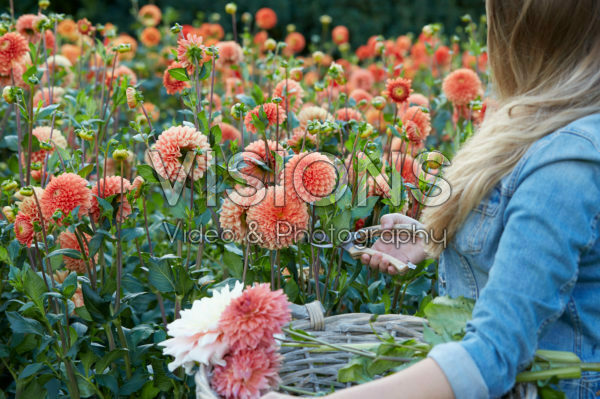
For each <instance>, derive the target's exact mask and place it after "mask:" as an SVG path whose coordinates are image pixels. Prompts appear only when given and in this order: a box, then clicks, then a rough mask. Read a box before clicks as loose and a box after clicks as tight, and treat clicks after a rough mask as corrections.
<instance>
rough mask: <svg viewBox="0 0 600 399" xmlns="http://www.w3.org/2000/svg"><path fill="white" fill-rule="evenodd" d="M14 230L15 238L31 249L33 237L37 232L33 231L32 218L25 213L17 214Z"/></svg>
mask: <svg viewBox="0 0 600 399" xmlns="http://www.w3.org/2000/svg"><path fill="white" fill-rule="evenodd" d="M13 228H14V230H15V237H16V238H17V240H18V241H19V242H20V243H21V244H23V245H26V246H27V247H31V244H32V242H33V237H34V234H35V232H34V231H33V220H32V218H31V217H30V216H29V215H27V214H25V213H23V212H19V213H17V217H16V218H15V222H14V227H13Z"/></svg>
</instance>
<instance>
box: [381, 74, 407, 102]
mask: <svg viewBox="0 0 600 399" xmlns="http://www.w3.org/2000/svg"><path fill="white" fill-rule="evenodd" d="M410 86H411V80H410V79H404V78H396V79H388V80H387V82H386V83H385V94H386V95H387V97H388V98H390V99H391V100H392V101H393V102H395V103H396V104H402V103H404V102H405V101H406V100H407V99H408V96H410V92H411V88H410Z"/></svg>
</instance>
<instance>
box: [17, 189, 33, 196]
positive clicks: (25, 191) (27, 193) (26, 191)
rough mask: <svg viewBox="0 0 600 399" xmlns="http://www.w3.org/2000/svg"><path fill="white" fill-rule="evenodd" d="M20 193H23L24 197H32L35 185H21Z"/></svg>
mask: <svg viewBox="0 0 600 399" xmlns="http://www.w3.org/2000/svg"><path fill="white" fill-rule="evenodd" d="M19 195H22V196H23V197H31V196H32V195H33V187H31V186H27V187H21V189H20V190H19Z"/></svg>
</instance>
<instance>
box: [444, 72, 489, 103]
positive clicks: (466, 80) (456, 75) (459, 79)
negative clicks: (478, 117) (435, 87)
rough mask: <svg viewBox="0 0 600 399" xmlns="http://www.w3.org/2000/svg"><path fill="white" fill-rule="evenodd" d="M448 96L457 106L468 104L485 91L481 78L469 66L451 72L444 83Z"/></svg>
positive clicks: (445, 92)
mask: <svg viewBox="0 0 600 399" xmlns="http://www.w3.org/2000/svg"><path fill="white" fill-rule="evenodd" d="M442 90H443V91H444V94H445V95H446V98H448V100H449V101H450V102H451V103H453V104H454V105H456V106H461V105H468V104H469V102H471V101H473V100H475V99H476V98H477V96H479V95H481V94H482V93H483V87H482V84H481V80H480V79H479V76H477V74H476V73H475V72H474V71H473V70H471V69H468V68H460V69H457V70H456V71H454V72H452V73H450V74H449V75H448V76H446V78H445V79H444V82H443V83H442Z"/></svg>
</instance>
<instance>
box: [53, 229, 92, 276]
mask: <svg viewBox="0 0 600 399" xmlns="http://www.w3.org/2000/svg"><path fill="white" fill-rule="evenodd" d="M84 237H85V238H82V241H83V246H84V247H85V248H84V249H85V254H86V256H89V254H90V252H89V249H88V246H87V243H86V241H87V242H89V240H90V239H91V238H92V237H90V236H89V235H87V234H85V233H84ZM58 243H59V244H60V247H61V248H63V249H74V250H76V251H79V252H82V250H81V246H80V245H79V241H77V236H75V233H71V232H70V231H63V232H62V233H60V235H59V236H58ZM63 260H64V262H65V267H66V268H67V269H69V270H71V271H73V272H76V273H81V274H83V273H85V272H86V271H87V267H86V262H85V260H83V257H82V258H81V259H76V258H71V257H69V256H67V255H63ZM88 266H89V267H90V268H91V267H92V262H91V259H89V257H88Z"/></svg>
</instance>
